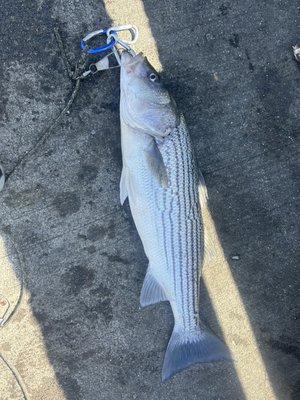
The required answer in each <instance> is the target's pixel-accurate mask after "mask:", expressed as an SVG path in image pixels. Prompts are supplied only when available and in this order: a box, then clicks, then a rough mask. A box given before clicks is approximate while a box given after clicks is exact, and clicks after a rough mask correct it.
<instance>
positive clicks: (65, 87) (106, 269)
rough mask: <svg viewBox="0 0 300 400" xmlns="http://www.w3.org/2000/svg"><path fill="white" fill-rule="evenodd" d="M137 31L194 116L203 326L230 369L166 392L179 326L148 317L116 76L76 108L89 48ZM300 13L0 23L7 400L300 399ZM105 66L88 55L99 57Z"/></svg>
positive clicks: (163, 5)
mask: <svg viewBox="0 0 300 400" xmlns="http://www.w3.org/2000/svg"><path fill="white" fill-rule="evenodd" d="M123 23H134V24H136V25H137V26H138V27H139V30H140V37H139V40H138V41H137V43H136V44H135V49H136V50H137V51H143V52H144V53H145V54H146V55H147V56H148V58H149V60H150V62H152V63H153V65H154V66H155V67H157V68H158V69H160V70H161V74H162V78H163V79H164V81H165V83H166V85H167V86H168V88H169V90H170V92H171V94H172V95H173V97H174V98H175V99H176V102H177V104H178V106H179V108H180V109H181V110H182V112H183V113H184V115H185V118H186V121H187V125H188V127H189V129H190V133H191V136H192V140H193V142H194V146H195V151H196V155H197V158H198V163H199V166H200V168H201V170H202V173H203V175H204V177H205V179H206V183H207V187H208V194H209V202H208V209H207V210H205V221H206V227H207V230H208V231H210V234H211V236H212V238H213V242H214V247H215V249H214V256H212V258H211V259H209V260H207V261H206V265H205V267H204V271H203V280H202V291H201V298H200V301H201V307H200V309H201V318H202V319H203V320H204V321H205V323H206V324H207V325H208V326H210V327H211V328H212V329H213V330H214V331H215V332H216V333H217V334H218V335H219V336H220V337H222V338H223V340H224V341H225V342H226V343H227V344H228V346H229V348H230V350H231V351H232V353H233V355H234V360H235V361H234V363H226V362H224V363H223V362H221V363H212V364H203V365H195V366H193V367H192V368H190V369H188V370H185V371H183V372H182V373H180V374H178V375H176V376H174V377H173V378H172V379H171V380H169V381H168V382H167V383H164V384H163V383H161V368H162V363H163V357H164V352H165V349H166V346H167V343H168V339H169V335H170V332H171V330H172V325H173V318H172V313H171V310H170V308H169V306H168V304H166V303H164V304H160V305H157V306H153V307H149V308H147V309H144V310H141V309H140V308H139V293H140V290H141V287H142V282H143V278H144V275H145V272H146V267H147V259H146V257H145V255H144V252H143V249H142V245H141V242H140V240H139V237H138V235H137V232H136V229H135V227H134V224H133V221H132V217H131V214H130V210H129V206H128V204H127V202H126V204H125V206H124V207H122V206H121V205H120V202H119V179H120V174H121V168H122V161H121V150H120V126H119V108H118V107H119V71H118V70H117V69H112V70H110V71H105V72H103V73H99V74H95V75H94V76H91V77H89V78H87V79H86V80H85V81H84V82H82V84H81V87H80V90H79V92H78V94H77V96H76V99H75V101H74V103H73V105H72V107H71V109H70V112H69V113H68V114H67V115H66V116H64V117H63V119H62V121H61V122H60V123H59V124H58V125H57V127H56V128H55V130H54V131H53V132H52V133H51V135H50V136H49V137H48V138H47V140H45V142H44V143H43V144H42V145H41V146H39V147H38V148H37V149H36V151H35V152H33V154H31V155H30V157H29V158H28V160H27V161H26V163H24V164H21V165H20V166H19V167H17V168H16V169H15V167H16V165H18V163H19V162H20V160H21V159H22V158H23V157H24V155H25V154H26V153H27V152H29V151H30V149H32V148H33V146H34V145H35V143H36V142H37V141H38V139H39V138H40V137H41V135H42V134H43V132H45V130H46V129H47V128H48V127H49V126H51V124H52V123H53V121H54V119H55V118H56V117H57V116H58V115H59V113H60V111H61V110H62V109H63V107H64V106H65V104H66V101H68V99H69V97H70V95H71V93H72V90H73V88H74V82H72V81H71V80H70V79H69V77H68V75H67V73H66V70H65V67H64V64H63V62H62V58H61V55H60V52H59V49H58V46H57V42H56V40H55V37H54V34H53V29H54V28H55V27H58V28H59V29H60V32H61V35H62V39H63V41H64V44H65V47H66V51H67V55H68V57H69V58H70V61H71V63H72V64H74V63H75V62H76V61H77V60H78V57H79V55H80V40H81V38H82V37H83V36H84V35H85V34H86V33H87V32H90V31H93V30H95V29H99V28H102V27H105V26H111V25H112V24H123ZM299 26H300V6H299V2H298V1H296V0H290V1H287V0H283V1H260V2H253V1H250V0H246V1H235V2H234V1H230V2H225V1H217V0H208V1H198V0H188V1H180V0H172V1H171V0H164V1H156V0H152V1H150V0H144V1H142V0H133V1H130V2H128V1H125V0H106V1H105V2H103V1H96V0H86V1H85V2H79V1H77V0H66V1H59V0H52V1H48V0H35V1H29V0H23V1H19V0H14V1H12V0H9V1H8V2H6V3H5V7H4V6H3V7H2V10H1V14H0V33H1V34H0V49H1V51H0V58H1V62H0V163H1V164H2V165H3V167H4V169H5V171H6V172H7V173H8V174H9V173H10V172H11V171H13V170H14V169H15V171H14V173H12V174H11V175H10V177H9V179H8V181H7V184H6V186H5V187H4V190H3V191H2V192H0V323H1V319H2V323H3V325H2V326H1V327H0V399H1V400H19V399H27V400H62V399H67V400H77V399H78V400H111V399H112V400H119V399H139V400H140V399H141V400H144V399H145V400H146V399H147V400H152V399H153V400H171V399H172V400H179V399H180V400H181V399H187V400H217V399H218V400H244V399H250V400H260V399H262V400H263V399H264V400H269V399H280V400H297V399H299V398H300V342H299V332H300V323H299V318H300V313H299V295H300V279H299V261H300V254H299V197H300V196H299V194H300V185H299V171H300V168H299V127H300V112H299V111H300V92H299V87H300V64H298V63H297V62H296V61H295V60H293V54H292V45H294V44H297V43H298V44H300V30H299ZM95 59H97V58H93V57H92V58H90V60H91V62H92V60H95Z"/></svg>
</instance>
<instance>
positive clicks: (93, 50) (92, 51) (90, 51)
mask: <svg viewBox="0 0 300 400" xmlns="http://www.w3.org/2000/svg"><path fill="white" fill-rule="evenodd" d="M106 32H107V29H103V33H98V35H99V34H100V35H102V34H106ZM115 43H116V40H115V39H114V38H112V39H111V41H110V42H109V43H106V44H103V45H102V46H98V47H93V48H91V49H88V51H87V52H88V54H95V53H102V52H103V51H106V50H109V49H111V48H112V47H113V45H114V44H115ZM80 45H81V48H82V49H83V48H84V47H85V45H86V42H85V41H84V40H83V39H82V41H81V43H80Z"/></svg>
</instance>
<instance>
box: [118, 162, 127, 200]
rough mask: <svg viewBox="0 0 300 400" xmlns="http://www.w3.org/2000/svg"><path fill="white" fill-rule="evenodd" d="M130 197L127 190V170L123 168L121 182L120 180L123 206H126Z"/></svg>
mask: <svg viewBox="0 0 300 400" xmlns="http://www.w3.org/2000/svg"><path fill="white" fill-rule="evenodd" d="M127 197H128V189H127V179H126V169H125V167H123V169H122V174H121V180H120V201H121V204H122V205H123V204H124V201H125V200H126V198H127Z"/></svg>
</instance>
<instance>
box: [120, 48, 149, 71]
mask: <svg viewBox="0 0 300 400" xmlns="http://www.w3.org/2000/svg"><path fill="white" fill-rule="evenodd" d="M144 60H145V56H144V54H143V53H139V54H136V55H135V56H133V55H132V54H130V53H129V52H128V51H123V53H122V54H121V65H122V67H127V68H128V67H129V68H131V67H133V66H135V65H137V64H140V63H142V62H143V61H144Z"/></svg>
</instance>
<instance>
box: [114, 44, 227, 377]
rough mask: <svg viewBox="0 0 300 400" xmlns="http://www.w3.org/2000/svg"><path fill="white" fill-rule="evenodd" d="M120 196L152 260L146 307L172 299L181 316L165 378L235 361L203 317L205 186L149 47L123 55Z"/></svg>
mask: <svg viewBox="0 0 300 400" xmlns="http://www.w3.org/2000/svg"><path fill="white" fill-rule="evenodd" d="M120 91H121V94H120V124H121V149H122V163H123V168H122V174H121V180H120V201H121V204H123V203H124V201H125V200H126V198H128V200H129V206H130V210H131V214H132V217H133V220H134V223H135V226H136V228H137V231H138V234H139V236H140V238H141V241H142V244H143V248H144V251H145V254H146V256H147V258H148V261H149V264H148V268H147V271H146V275H145V279H144V283H143V286H142V289H141V295H140V305H141V307H145V306H149V305H152V304H156V303H159V302H161V301H168V302H169V303H170V305H171V308H172V312H173V316H174V328H173V332H172V334H171V337H170V340H169V343H168V346H167V349H166V353H165V357H164V363H163V369H162V381H166V380H168V379H169V378H170V377H172V376H173V375H174V374H176V373H177V372H179V371H181V370H183V369H185V368H187V367H189V366H191V365H193V364H195V363H203V362H212V361H222V360H231V355H230V352H229V350H228V348H227V346H226V345H225V344H224V343H223V342H222V341H221V340H220V339H219V338H218V337H217V336H216V335H215V334H214V333H213V332H212V331H210V330H209V329H208V328H206V327H205V326H204V325H203V323H202V322H201V320H200V317H199V287H200V274H201V268H202V265H203V257H204V235H203V223H202V217H201V202H204V201H206V198H205V197H206V194H205V190H204V191H203V190H202V193H204V194H202V196H201V198H200V199H199V192H198V186H199V185H200V186H201V187H205V182H204V179H203V176H202V174H201V173H200V172H199V170H198V167H197V164H196V157H195V154H194V150H193V146H192V142H191V138H190V135H189V132H188V129H187V126H186V123H185V120H184V117H183V115H182V114H181V113H180V112H179V110H178V107H177V105H176V103H175V101H174V99H173V98H172V97H171V96H170V94H169V92H168V90H167V89H166V88H165V86H164V84H163V82H162V81H161V78H160V76H159V74H158V73H157V71H156V70H155V69H154V68H153V67H152V66H151V64H150V63H149V61H148V60H147V58H146V57H145V56H144V55H143V53H140V54H137V55H134V56H133V55H131V54H130V53H128V52H125V51H124V52H123V53H122V55H121V72H120Z"/></svg>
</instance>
